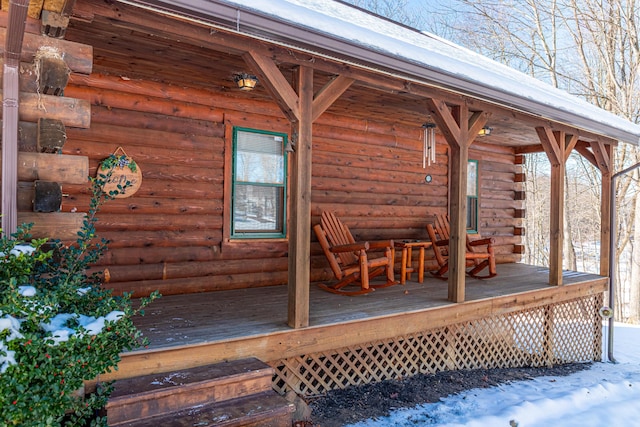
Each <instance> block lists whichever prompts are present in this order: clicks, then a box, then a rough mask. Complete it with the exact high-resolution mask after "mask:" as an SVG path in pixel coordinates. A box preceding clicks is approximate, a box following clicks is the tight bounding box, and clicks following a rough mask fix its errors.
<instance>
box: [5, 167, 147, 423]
mask: <svg viewBox="0 0 640 427" xmlns="http://www.w3.org/2000/svg"><path fill="white" fill-rule="evenodd" d="M106 179H108V174H107V175H100V176H99V178H97V179H92V189H93V197H92V201H91V205H90V209H89V213H88V214H87V216H86V219H85V221H84V223H83V226H82V229H81V231H80V232H79V233H78V239H77V242H76V243H75V244H73V245H70V246H64V245H62V244H61V243H60V242H59V241H47V239H39V240H33V239H31V237H30V235H29V230H30V225H23V226H21V227H20V228H19V230H18V232H17V233H15V234H14V235H12V236H11V238H9V237H6V236H5V237H3V238H2V239H0V399H1V400H0V402H1V403H0V425H9V426H10V425H19V426H24V427H28V426H62V425H64V426H88V425H91V426H98V425H100V426H102V425H106V420H105V418H104V417H101V416H100V410H101V408H103V407H104V405H105V403H106V400H107V399H108V396H109V394H110V392H111V390H112V387H111V384H110V383H105V384H99V385H100V386H99V387H98V388H97V389H96V390H95V391H94V392H91V393H88V394H84V393H78V392H77V391H78V390H79V389H81V388H82V386H83V384H84V382H85V381H93V380H95V379H96V378H99V375H100V374H103V373H107V372H111V371H112V370H113V369H117V364H118V362H119V361H120V356H119V355H120V353H122V352H123V351H125V350H131V349H134V348H138V347H140V346H144V345H146V344H147V343H146V339H145V338H144V337H143V336H142V334H141V332H140V331H139V330H138V329H137V328H136V327H135V325H134V324H133V321H132V318H133V317H134V316H135V315H138V314H140V315H141V314H144V313H143V308H144V307H145V306H147V305H148V304H149V303H150V302H151V301H152V300H153V299H155V298H157V297H159V294H157V293H154V294H152V295H151V296H150V297H149V298H144V299H142V300H141V301H140V303H139V304H138V303H136V306H135V308H134V306H133V304H132V301H131V294H125V295H122V296H115V295H112V292H111V291H110V290H107V289H104V288H102V286H101V277H100V275H99V274H98V273H93V274H89V273H88V271H89V267H90V266H91V265H92V264H93V263H94V262H95V261H97V260H98V259H99V258H100V256H101V255H102V253H103V252H104V250H105V249H106V243H107V242H106V241H104V240H102V241H99V242H97V239H96V236H95V227H94V225H95V222H96V220H97V219H96V216H95V214H96V213H97V212H98V209H99V206H100V205H101V203H102V202H104V201H105V200H108V199H109V198H112V197H113V196H114V194H104V192H103V191H102V185H103V183H104V182H105V181H106ZM120 191H122V188H120Z"/></svg>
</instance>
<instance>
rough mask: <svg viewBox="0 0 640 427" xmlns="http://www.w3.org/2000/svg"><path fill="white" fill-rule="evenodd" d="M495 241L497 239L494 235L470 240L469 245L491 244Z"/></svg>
mask: <svg viewBox="0 0 640 427" xmlns="http://www.w3.org/2000/svg"><path fill="white" fill-rule="evenodd" d="M494 243H495V239H494V238H493V237H485V238H483V239H478V240H469V246H485V245H488V246H491V245H493V244H494Z"/></svg>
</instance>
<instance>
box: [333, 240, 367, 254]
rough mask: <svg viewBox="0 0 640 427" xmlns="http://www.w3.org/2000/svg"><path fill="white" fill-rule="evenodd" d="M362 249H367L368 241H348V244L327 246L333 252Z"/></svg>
mask: <svg viewBox="0 0 640 427" xmlns="http://www.w3.org/2000/svg"><path fill="white" fill-rule="evenodd" d="M363 249H364V250H365V251H366V250H368V249H369V242H359V243H350V244H348V245H337V246H332V247H331V248H329V250H330V251H331V252H334V253H340V252H357V251H361V250H363Z"/></svg>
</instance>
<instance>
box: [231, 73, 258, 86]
mask: <svg viewBox="0 0 640 427" xmlns="http://www.w3.org/2000/svg"><path fill="white" fill-rule="evenodd" d="M233 81H234V82H236V84H237V85H238V89H240V90H253V88H254V87H256V85H257V84H258V78H257V77H256V76H254V75H252V74H247V73H240V74H236V75H235V76H234V77H233Z"/></svg>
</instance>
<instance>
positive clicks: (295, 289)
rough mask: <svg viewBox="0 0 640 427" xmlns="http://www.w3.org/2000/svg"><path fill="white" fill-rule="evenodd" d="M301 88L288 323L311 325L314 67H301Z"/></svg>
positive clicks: (291, 221) (294, 165) (295, 125)
mask: <svg viewBox="0 0 640 427" xmlns="http://www.w3.org/2000/svg"><path fill="white" fill-rule="evenodd" d="M294 79H295V83H294V84H295V85H296V86H297V88H298V100H299V101H298V103H299V112H300V116H299V120H298V121H297V122H294V123H292V128H293V130H294V135H295V134H297V135H298V140H297V141H295V147H296V148H295V151H294V152H293V153H292V154H293V156H292V158H293V161H292V162H291V163H292V170H291V203H290V204H289V206H290V207H291V212H290V215H289V224H290V229H289V293H288V294H289V303H288V324H289V326H291V327H292V328H304V327H307V326H309V284H310V282H311V279H310V276H311V274H310V269H311V147H312V127H313V125H312V114H313V69H312V68H309V67H298V69H297V70H296V72H295V73H294Z"/></svg>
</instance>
